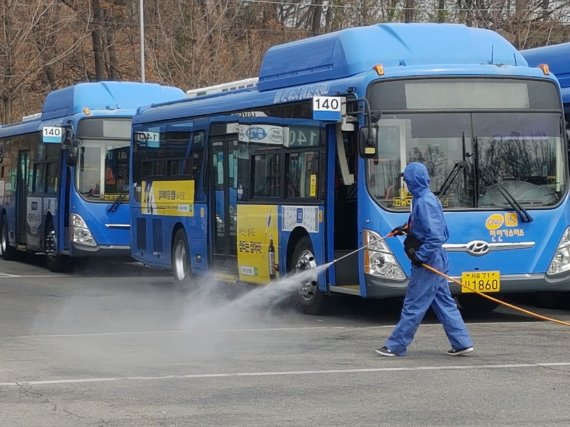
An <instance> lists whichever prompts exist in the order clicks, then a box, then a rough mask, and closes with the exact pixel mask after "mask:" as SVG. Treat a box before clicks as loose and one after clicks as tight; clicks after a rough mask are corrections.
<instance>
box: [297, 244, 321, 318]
mask: <svg viewBox="0 0 570 427" xmlns="http://www.w3.org/2000/svg"><path fill="white" fill-rule="evenodd" d="M290 265H291V271H292V272H294V273H295V272H303V271H306V270H311V269H313V268H316V267H317V263H316V261H315V254H314V252H313V245H312V244H311V239H310V238H309V236H304V237H302V238H301V239H300V240H299V242H298V243H297V245H296V246H295V250H294V251H293V255H292V257H291V264H290ZM293 300H294V304H295V306H296V307H297V308H298V309H299V310H300V311H301V312H302V313H304V314H311V315H315V314H323V313H324V312H326V309H327V305H328V304H327V302H328V298H327V297H326V296H325V295H324V294H323V292H322V291H321V290H320V289H319V287H318V284H317V277H316V275H315V276H314V277H304V278H303V280H302V281H301V282H300V287H299V289H298V292H296V293H295V295H294V296H293Z"/></svg>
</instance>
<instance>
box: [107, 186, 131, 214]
mask: <svg viewBox="0 0 570 427" xmlns="http://www.w3.org/2000/svg"><path fill="white" fill-rule="evenodd" d="M128 195H129V192H128V191H123V192H122V193H120V194H119V195H118V196H117V198H116V199H115V201H114V202H113V204H112V205H111V206H109V208H107V212H110V213H115V211H116V210H117V209H118V208H119V205H120V204H121V203H122V202H123V200H125V199H126V198H127V196H128Z"/></svg>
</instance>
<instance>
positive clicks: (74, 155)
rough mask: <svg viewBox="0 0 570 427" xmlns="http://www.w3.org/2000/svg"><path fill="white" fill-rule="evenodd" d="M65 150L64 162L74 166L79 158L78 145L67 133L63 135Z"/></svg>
mask: <svg viewBox="0 0 570 427" xmlns="http://www.w3.org/2000/svg"><path fill="white" fill-rule="evenodd" d="M62 148H63V149H64V150H65V152H66V162H67V164H68V165H69V166H76V165H77V159H78V158H79V146H78V145H77V144H76V143H74V142H73V140H72V139H71V136H70V135H69V133H68V134H67V135H66V136H65V139H64V141H63V147H62Z"/></svg>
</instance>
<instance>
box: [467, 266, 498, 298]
mask: <svg viewBox="0 0 570 427" xmlns="http://www.w3.org/2000/svg"><path fill="white" fill-rule="evenodd" d="M461 283H463V285H464V286H462V287H461V292H462V293H473V292H475V290H476V291H479V292H484V293H488V292H499V291H500V290H501V273H500V272H499V271H467V272H463V273H461Z"/></svg>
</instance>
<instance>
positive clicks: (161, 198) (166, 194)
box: [141, 180, 195, 216]
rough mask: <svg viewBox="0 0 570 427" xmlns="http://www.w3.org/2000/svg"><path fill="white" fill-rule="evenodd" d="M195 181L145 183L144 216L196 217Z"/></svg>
mask: <svg viewBox="0 0 570 427" xmlns="http://www.w3.org/2000/svg"><path fill="white" fill-rule="evenodd" d="M194 185H195V183H194V181H193V180H190V181H143V183H142V194H141V197H142V200H141V211H142V213H143V214H149V215H151V214H153V215H165V216H194Z"/></svg>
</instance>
